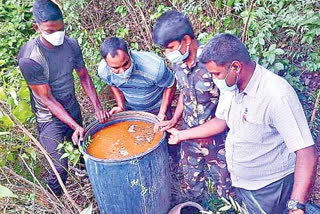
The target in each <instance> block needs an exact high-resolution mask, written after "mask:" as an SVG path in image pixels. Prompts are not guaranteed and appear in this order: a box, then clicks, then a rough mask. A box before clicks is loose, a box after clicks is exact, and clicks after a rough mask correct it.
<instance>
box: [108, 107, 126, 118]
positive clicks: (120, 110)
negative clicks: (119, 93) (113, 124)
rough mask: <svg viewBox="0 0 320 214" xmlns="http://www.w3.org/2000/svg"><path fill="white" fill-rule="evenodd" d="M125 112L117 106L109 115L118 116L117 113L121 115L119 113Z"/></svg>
mask: <svg viewBox="0 0 320 214" xmlns="http://www.w3.org/2000/svg"><path fill="white" fill-rule="evenodd" d="M122 111H124V109H123V108H121V107H119V106H116V107H113V108H112V109H111V110H110V111H109V115H110V116H111V115H113V114H116V113H119V112H122Z"/></svg>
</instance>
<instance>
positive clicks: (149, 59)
mask: <svg viewBox="0 0 320 214" xmlns="http://www.w3.org/2000/svg"><path fill="white" fill-rule="evenodd" d="M130 56H131V63H132V64H133V70H132V73H131V75H130V76H129V77H128V78H122V77H119V76H118V75H116V74H115V73H113V72H112V71H111V70H110V68H109V67H108V65H107V63H106V61H105V60H104V59H102V60H101V62H100V63H99V67H98V75H99V77H100V78H101V79H102V80H103V81H104V82H105V83H106V84H107V85H110V86H115V87H117V88H118V89H119V90H120V91H121V92H122V93H123V95H124V98H125V105H126V110H137V111H147V112H151V113H157V111H159V108H160V106H161V102H162V95H163V92H164V90H165V89H166V88H170V87H172V86H173V84H174V75H173V73H172V72H171V70H170V69H169V68H168V67H167V65H166V63H165V61H164V59H163V58H161V57H159V56H157V55H155V54H153V53H150V52H144V51H131V52H130Z"/></svg>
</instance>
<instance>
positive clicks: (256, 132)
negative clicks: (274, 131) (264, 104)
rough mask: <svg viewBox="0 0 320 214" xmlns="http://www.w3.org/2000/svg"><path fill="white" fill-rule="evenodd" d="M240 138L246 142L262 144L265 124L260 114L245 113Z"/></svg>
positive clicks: (242, 117)
mask: <svg viewBox="0 0 320 214" xmlns="http://www.w3.org/2000/svg"><path fill="white" fill-rule="evenodd" d="M240 127H241V128H240V130H241V131H240V133H239V135H240V138H241V140H242V141H244V142H252V143H260V142H262V136H263V130H264V124H263V117H262V115H260V114H259V112H250V113H243V114H242V115H241V118H240Z"/></svg>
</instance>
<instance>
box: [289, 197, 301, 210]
mask: <svg viewBox="0 0 320 214" xmlns="http://www.w3.org/2000/svg"><path fill="white" fill-rule="evenodd" d="M287 209H288V211H294V210H297V209H300V210H303V211H305V210H306V205H304V204H301V203H299V201H297V200H294V199H290V200H289V201H288V202H287Z"/></svg>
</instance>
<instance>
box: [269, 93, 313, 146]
mask: <svg viewBox="0 0 320 214" xmlns="http://www.w3.org/2000/svg"><path fill="white" fill-rule="evenodd" d="M292 90H293V89H292ZM271 106H272V107H271V111H270V114H271V115H270V117H271V123H272V124H273V126H274V127H275V128H276V129H277V131H278V132H279V134H280V135H281V137H282V138H283V140H284V142H285V143H286V145H287V147H288V149H289V151H290V152H295V151H297V150H300V149H303V148H306V147H309V146H312V145H313V144H314V142H313V139H312V136H311V132H310V129H309V127H308V122H307V120H306V117H305V115H304V111H303V108H302V105H301V103H300V101H299V99H298V96H297V95H296V94H295V92H292V93H291V94H289V95H287V96H282V97H276V98H273V100H272V105H271Z"/></svg>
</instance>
